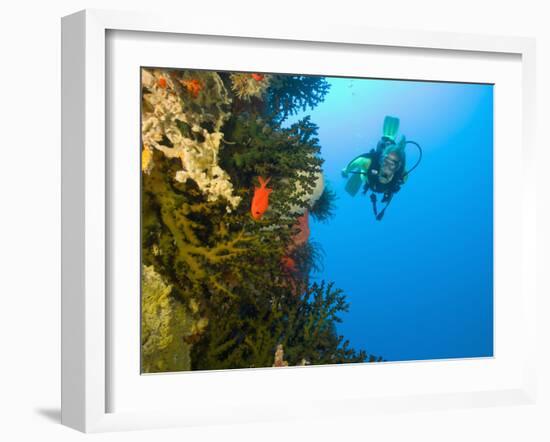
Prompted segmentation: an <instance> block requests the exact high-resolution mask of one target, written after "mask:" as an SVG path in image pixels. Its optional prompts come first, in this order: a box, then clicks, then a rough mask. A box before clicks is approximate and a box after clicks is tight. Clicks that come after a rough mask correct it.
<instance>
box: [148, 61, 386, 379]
mask: <svg viewBox="0 0 550 442" xmlns="http://www.w3.org/2000/svg"><path fill="white" fill-rule="evenodd" d="M327 92H328V84H327V83H326V81H325V80H324V79H323V78H322V77H308V76H301V75H275V74H270V75H267V74H260V73H255V74H244V73H234V74H229V73H223V72H207V71H190V70H168V69H143V70H142V97H143V100H142V147H141V148H142V154H141V155H142V229H141V240H142V262H143V266H144V267H143V284H142V312H143V316H142V317H143V322H142V370H143V371H144V372H159V371H174V370H189V369H191V370H212V369H225V368H248V367H270V366H273V365H276V366H282V365H285V364H288V365H309V364H328V363H340V362H361V361H366V360H369V356H368V355H367V354H366V353H365V352H364V351H358V352H357V351H355V350H354V349H351V348H350V346H349V343H348V342H347V341H345V340H344V338H343V337H341V336H339V335H338V333H337V330H336V326H335V324H336V323H338V322H339V321H340V316H339V314H340V313H341V312H345V311H346V310H347V309H348V304H347V303H346V301H345V297H344V295H343V294H342V292H341V291H340V290H338V289H335V288H334V285H333V283H325V282H324V281H323V282H321V283H314V284H311V283H310V279H309V278H310V276H309V275H310V273H311V272H312V271H314V270H315V269H319V268H320V264H319V263H320V258H321V253H320V249H319V247H318V246H317V245H316V244H315V243H313V242H312V241H311V240H310V238H309V229H310V226H309V216H310V215H311V216H312V217H314V218H316V219H318V220H326V219H328V218H329V217H330V215H331V213H332V212H333V207H334V205H333V201H334V194H333V193H331V191H330V190H329V189H327V187H326V186H325V185H324V180H323V175H322V164H323V160H322V158H321V156H320V145H319V140H318V138H317V126H316V125H315V124H314V123H313V122H312V121H311V119H310V118H309V117H305V118H302V119H301V120H299V121H297V122H295V123H294V124H292V125H290V126H288V127H283V126H282V124H281V123H282V122H283V121H284V120H285V119H286V118H287V117H288V116H289V115H294V114H296V113H297V111H298V110H299V109H302V108H307V107H313V106H315V105H316V104H317V103H319V102H320V101H322V100H323V98H324V96H325V95H326V93H327ZM258 177H264V178H266V179H267V177H269V178H270V179H269V189H271V190H270V191H269V198H265V201H264V200H262V201H260V202H261V203H262V204H260V206H261V210H259V209H258V211H261V216H256V217H253V215H252V214H251V208H252V206H253V201H254V195H255V193H256V192H257V191H256V190H255V189H256V188H258V186H259V184H258V183H259V181H258ZM266 181H267V180H265V182H266ZM265 192H267V191H265ZM258 198H259V196H257V197H256V202H255V204H256V205H258V204H259V203H258ZM283 349H284V350H283ZM274 355H275V356H274ZM372 359H373V360H378V358H375V357H372ZM277 364H279V365H277Z"/></svg>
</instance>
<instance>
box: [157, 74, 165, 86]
mask: <svg viewBox="0 0 550 442" xmlns="http://www.w3.org/2000/svg"><path fill="white" fill-rule="evenodd" d="M157 84H158V85H159V87H161V88H162V89H166V78H164V77H160V78H159V81H158V82H157Z"/></svg>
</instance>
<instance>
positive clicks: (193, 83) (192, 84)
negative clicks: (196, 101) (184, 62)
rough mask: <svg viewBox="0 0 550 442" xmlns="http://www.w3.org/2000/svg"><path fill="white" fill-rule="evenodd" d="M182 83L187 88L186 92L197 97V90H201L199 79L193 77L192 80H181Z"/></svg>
mask: <svg viewBox="0 0 550 442" xmlns="http://www.w3.org/2000/svg"><path fill="white" fill-rule="evenodd" d="M182 83H183V85H184V86H185V87H186V88H187V92H189V93H190V94H191V96H192V97H193V98H197V97H198V96H199V92H200V91H201V90H202V85H201V84H200V82H199V80H197V79H196V78H194V79H193V80H183V81H182Z"/></svg>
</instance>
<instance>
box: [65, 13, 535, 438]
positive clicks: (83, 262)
mask: <svg viewBox="0 0 550 442" xmlns="http://www.w3.org/2000/svg"><path fill="white" fill-rule="evenodd" d="M62 36H63V38H62V44H63V63H62V64H63V66H62V68H63V70H62V72H63V85H62V86H63V87H62V89H63V90H62V100H63V103H62V104H63V115H62V117H63V129H62V135H63V137H62V138H63V164H62V174H63V185H62V206H63V208H62V220H63V231H62V241H63V244H62V291H63V293H62V307H63V311H62V320H63V324H62V351H63V356H62V369H63V373H62V388H63V391H62V422H63V423H64V424H66V425H68V426H70V427H73V428H76V429H78V430H81V431H85V432H92V431H109V430H119V429H138V428H155V427H168V426H188V425H208V424H215V423H230V422H254V421H262V420H273V419H275V420H277V419H285V418H289V417H292V418H297V417H298V418H300V417H303V418H306V417H315V416H329V415H330V416H334V415H364V414H367V413H370V412H373V411H379V410H381V409H382V410H384V411H387V412H392V411H398V410H411V411H413V410H418V409H426V408H433V409H438V408H457V407H476V406H487V405H494V406H498V405H504V404H511V403H512V404H522V403H531V402H532V401H534V397H535V391H536V388H535V377H534V371H535V366H534V362H533V358H532V357H531V355H532V354H533V353H534V342H535V339H534V338H533V337H534V333H535V323H534V318H535V312H536V305H535V304H536V288H535V282H534V279H535V274H534V273H535V268H534V266H533V265H532V264H533V260H534V254H535V253H534V250H535V244H536V241H535V228H534V225H535V215H534V206H535V202H534V201H535V196H534V193H533V192H532V190H529V191H527V190H526V189H532V188H534V186H530V185H529V183H534V181H535V176H534V173H533V172H532V170H533V164H534V157H533V152H534V147H533V146H534V136H535V135H534V127H533V126H534V125H533V120H534V118H533V115H534V95H535V86H534V52H535V51H534V41H532V40H530V39H523V38H509V37H489V36H476V35H462V34H460V35H458V34H445V33H434V34H432V33H426V32H398V33H393V32H389V31H380V30H370V29H353V28H341V27H340V28H339V27H334V28H331V30H330V31H327V30H326V29H324V30H323V32H320V31H319V30H316V29H314V28H310V29H299V30H298V29H292V28H290V27H288V28H286V27H284V26H283V27H282V28H281V27H277V28H275V27H273V28H269V27H262V28H255V27H254V25H253V24H248V25H246V26H240V27H239V28H238V29H237V28H233V27H232V26H230V25H228V24H224V23H214V22H213V23H208V24H202V23H201V24H199V23H197V24H185V26H184V25H181V24H180V23H178V22H177V21H176V20H172V19H171V18H170V17H165V16H160V17H159V16H151V15H142V14H127V13H118V12H117V13H114V12H108V11H83V12H79V13H76V14H74V15H71V16H68V17H65V18H64V19H63V23H62ZM182 398H183V400H182Z"/></svg>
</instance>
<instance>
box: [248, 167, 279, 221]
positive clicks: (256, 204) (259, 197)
mask: <svg viewBox="0 0 550 442" xmlns="http://www.w3.org/2000/svg"><path fill="white" fill-rule="evenodd" d="M270 179H271V178H268V179H267V180H264V179H263V178H262V177H261V176H259V177H258V181H259V182H260V187H256V188H254V197H253V198H252V204H251V205H250V213H251V214H252V218H254V219H255V220H259V219H261V218H262V216H263V214H264V213H265V211H266V210H267V208H268V207H269V194H270V193H271V192H272V191H273V189H270V188H268V187H266V186H267V183H269V180H270Z"/></svg>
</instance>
